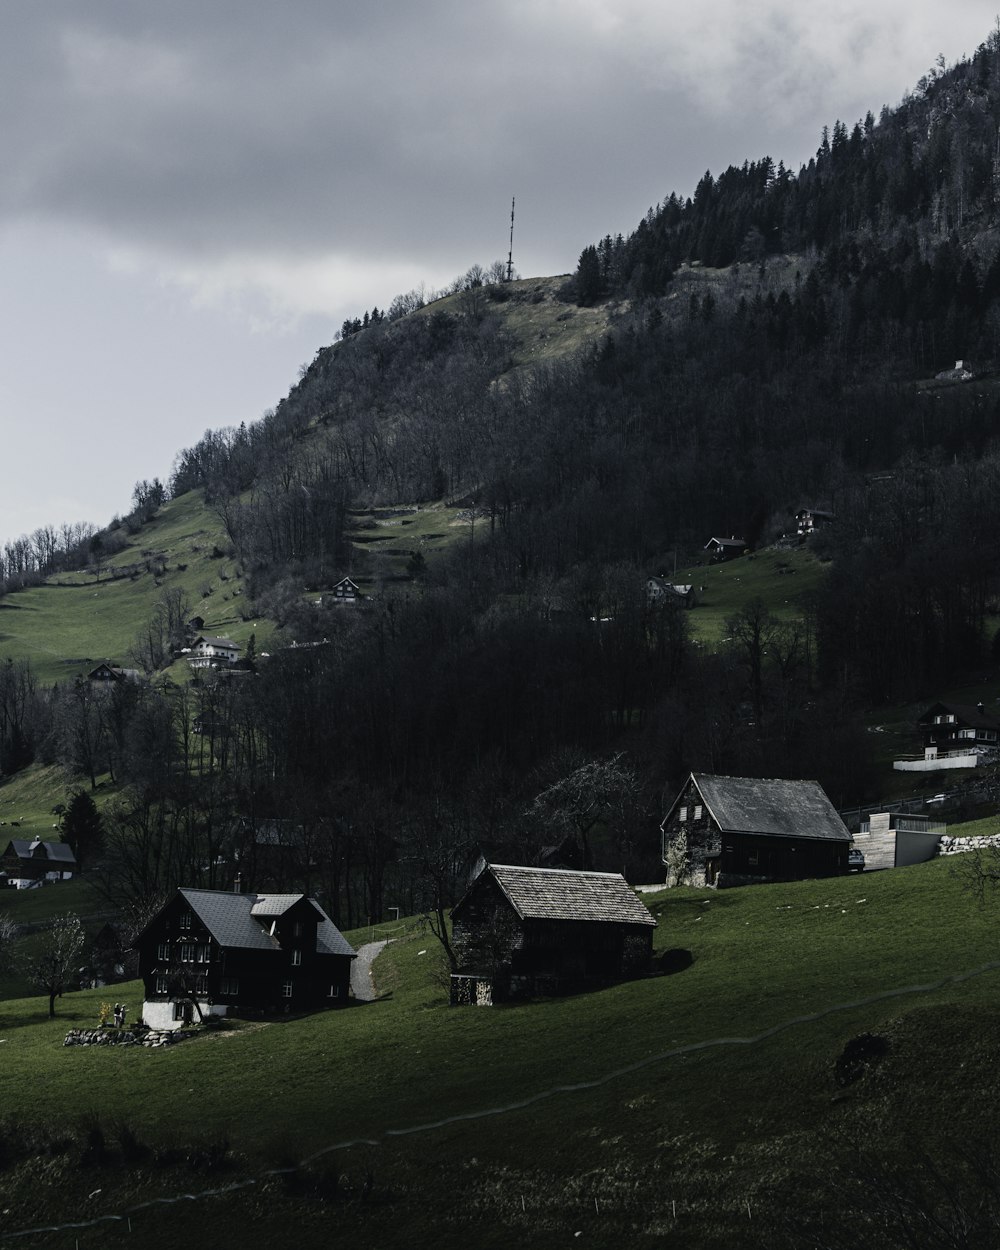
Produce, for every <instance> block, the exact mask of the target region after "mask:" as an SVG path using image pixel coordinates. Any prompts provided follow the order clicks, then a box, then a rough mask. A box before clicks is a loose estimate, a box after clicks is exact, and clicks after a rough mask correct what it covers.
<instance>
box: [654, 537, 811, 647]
mask: <svg viewBox="0 0 1000 1250" xmlns="http://www.w3.org/2000/svg"><path fill="white" fill-rule="evenodd" d="M824 570H825V566H824V564H823V563H822V561H820V560H819V559H817V557H816V556H814V555H813V554H812V552H811V551H810V550H809V548H808V547H795V548H793V549H792V550H790V551H776V550H774V549H772V548H767V549H765V550H764V551H758V552H755V553H753V554H752V555H749V556H739V557H738V558H737V559H735V560H729V561H726V562H725V563H724V564H701V565H692V566H691V567H690V568H686V569H678V570H677V572H676V574H674V573H670V574H669V579H670V581H672V582H675V583H677V584H678V585H692V586H694V588H695V593H696V595H697V597H698V604H697V606H696V607H694V608H692V609H691V611H690V612H689V613H688V620H689V622H690V625H691V635H692V637H693V638H695V639H697V640H698V641H699V642H701V643H703V644H704V645H706V646H717V645H718V644H719V643H720V642H722V641H723V639H724V638H725V637H726V635H727V629H726V622H727V621H728V620H729V619H730V618H731V617H733V616H735V615H736V614H737V613H738V612H739V611H740V610H741V609H743V608H745V607H746V606H747V604H748V603H751V602H753V600H755V599H762V600H763V601H764V602H765V603H766V604H767V606H768V608H769V609H770V610H771V612H773V613H774V615H775V616H777V617H779V618H781V619H782V620H789V621H790V620H801V619H802V615H803V605H804V602H805V601H807V600H808V597H809V596H810V595H811V594H813V593H814V592H815V591H816V590H817V589H818V588H819V586H820V584H821V582H822V579H823V576H824Z"/></svg>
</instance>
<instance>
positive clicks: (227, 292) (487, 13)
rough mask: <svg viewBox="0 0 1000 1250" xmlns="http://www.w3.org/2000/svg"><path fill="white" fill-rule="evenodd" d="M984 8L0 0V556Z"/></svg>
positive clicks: (753, 152) (972, 42) (984, 27)
mask: <svg viewBox="0 0 1000 1250" xmlns="http://www.w3.org/2000/svg"><path fill="white" fill-rule="evenodd" d="M995 13H996V0H992V3H990V4H986V3H981V2H975V0H951V3H949V4H947V5H943V4H941V3H940V0H937V2H935V3H932V2H931V0H827V3H826V4H824V5H805V4H803V3H802V0H699V2H698V3H696V4H692V3H690V2H689V0H684V2H683V3H681V2H680V0H490V3H489V4H486V3H481V2H479V0H367V3H348V2H346V0H284V3H282V4H280V5H277V4H272V3H270V2H268V3H264V2H263V0H208V3H206V0H169V3H162V2H161V3H157V4H153V3H151V2H148V0H87V3H79V0H44V3H32V2H31V0H25V2H23V3H17V0H0V17H2V23H3V24H2V27H0V102H2V103H0V106H2V117H3V126H2V127H0V169H2V171H3V176H2V178H0V274H2V282H0V334H2V340H0V341H2V345H3V346H2V351H0V435H2V438H0V457H2V463H3V467H4V472H3V475H2V479H0V542H2V541H3V540H5V539H9V538H13V537H15V536H17V535H18V534H20V533H25V532H30V531H31V530H32V529H34V528H36V527H37V526H39V525H42V524H48V523H51V524H56V525H58V524H60V523H62V522H64V521H78V520H88V521H92V522H94V523H95V524H104V523H106V522H107V521H108V520H109V519H110V518H111V516H112V515H113V514H114V513H116V512H121V511H125V510H127V508H128V507H129V502H130V496H131V492H132V486H133V484H134V483H135V482H136V481H137V480H138V479H140V478H152V477H154V476H159V477H160V478H162V479H164V480H166V478H167V477H168V476H169V473H170V469H171V463H172V461H173V457H174V454H175V453H176V452H177V451H178V450H179V449H180V448H182V447H185V446H189V445H190V444H192V443H194V442H195V441H196V440H197V439H198V438H199V437H200V436H201V434H202V433H203V432H204V431H205V430H206V429H207V428H217V427H219V426H223V425H231V424H237V423H239V422H240V421H242V420H246V421H252V420H255V419H256V418H257V417H259V416H260V414H261V413H262V412H263V411H264V410H265V409H266V408H268V407H270V406H272V405H273V404H274V403H276V402H277V400H278V399H280V398H281V396H282V395H283V394H285V392H286V391H287V390H288V388H289V386H290V385H291V384H292V383H293V382H294V380H295V378H296V376H297V370H298V366H299V365H300V364H302V363H303V362H305V361H308V360H311V358H312V356H313V354H314V353H315V351H316V350H317V348H319V347H321V346H323V345H325V344H327V343H329V342H331V341H332V338H333V335H334V332H335V331H336V329H337V327H338V326H339V325H340V324H341V322H342V321H343V320H344V318H345V317H347V316H354V315H359V314H360V313H362V312H363V311H364V310H365V309H366V308H370V307H371V306H372V305H373V304H377V305H378V306H379V307H385V306H386V305H387V304H388V303H389V302H390V300H391V299H392V297H393V296H394V295H396V294H398V293H400V292H403V291H407V290H409V289H411V288H413V287H415V286H418V285H419V284H420V283H425V284H426V286H427V287H429V288H435V287H441V286H443V285H445V284H446V283H447V282H448V281H450V280H451V279H452V278H453V277H455V276H456V275H458V274H460V273H462V272H464V271H465V270H466V269H468V267H469V266H470V265H471V264H473V263H476V262H478V263H481V264H484V265H487V264H489V263H490V262H491V261H493V260H495V259H497V258H498V257H502V258H504V259H505V258H506V253H507V246H508V239H507V232H508V228H509V214H510V200H511V196H512V195H516V196H517V221H516V226H515V236H514V261H515V265H516V266H517V268H518V269H519V270H520V272H521V274H522V275H523V276H526V277H527V276H532V275H536V274H553V273H562V272H566V271H568V270H570V269H572V268H573V267H574V266H575V264H576V261H577V258H578V256H579V254H580V250H581V248H582V247H583V246H585V245H586V244H587V243H590V242H593V241H596V240H597V239H598V238H600V237H601V236H602V235H604V234H606V233H609V232H610V233H616V232H617V231H622V232H623V233H624V232H627V231H629V230H631V229H633V228H634V226H635V224H636V223H637V221H638V220H639V218H640V217H641V216H642V214H643V213H644V212H645V211H646V209H647V208H648V207H649V206H650V205H652V204H654V203H656V202H658V201H659V200H660V199H662V198H663V197H664V196H665V195H667V194H669V192H670V191H672V190H676V191H678V192H679V193H683V194H690V193H691V192H692V191H693V189H694V185H695V183H696V181H697V179H698V178H699V177H700V176H701V174H702V173H703V172H704V171H705V169H707V168H710V169H712V171H713V172H716V173H717V172H718V171H719V170H720V169H722V168H724V167H725V166H726V165H728V164H730V163H742V161H743V160H744V159H745V158H750V159H756V158H758V157H760V156H763V155H765V154H769V155H771V156H772V157H773V158H774V160H775V161H777V160H779V159H783V160H784V161H785V163H786V164H787V165H788V166H789V167H790V168H792V169H798V166H799V164H800V163H801V162H802V161H804V160H807V159H808V158H809V156H810V155H812V154H813V153H814V152H815V150H816V148H817V146H818V144H819V136H820V129H821V127H822V126H823V125H824V124H828V125H832V123H833V122H834V121H835V120H836V119H838V118H840V119H842V120H844V121H846V122H847V123H848V124H849V125H851V124H853V122H854V121H856V120H858V119H859V118H861V117H863V116H864V113H865V112H866V111H867V110H868V109H869V108H870V109H871V110H872V111H873V112H874V113H875V114H876V116H877V115H878V112H879V110H880V108H881V107H882V105H883V104H889V105H896V104H898V102H899V101H900V99H901V97H902V95H903V93H904V92H905V91H906V90H907V89H908V88H911V87H912V86H913V85H914V84H915V83H916V81H917V79H919V78H920V76H921V75H922V74H924V73H925V72H926V71H927V70H928V68H929V67H930V66H931V65H932V64H933V62H934V60H935V58H936V57H937V55H938V54H939V53H942V54H943V55H944V56H945V58H946V60H947V61H948V63H949V64H950V63H952V62H954V61H955V60H957V59H958V58H959V57H961V56H962V55H963V54H969V55H971V54H972V53H973V52H974V51H975V49H976V48H977V46H978V45H979V44H980V43H982V42H983V41H984V40H985V39H986V38H987V36H988V34H989V32H990V30H991V28H992V27H993V25H994V23H995Z"/></svg>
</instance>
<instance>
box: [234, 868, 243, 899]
mask: <svg viewBox="0 0 1000 1250" xmlns="http://www.w3.org/2000/svg"><path fill="white" fill-rule="evenodd" d="M242 885H243V874H242V873H240V872H238V873H237V874H236V876H235V877H234V878H233V893H234V894H240V893H242Z"/></svg>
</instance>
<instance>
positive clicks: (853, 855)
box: [847, 846, 865, 872]
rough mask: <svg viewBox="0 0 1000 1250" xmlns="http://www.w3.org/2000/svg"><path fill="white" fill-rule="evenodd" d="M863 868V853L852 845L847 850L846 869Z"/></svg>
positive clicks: (862, 870)
mask: <svg viewBox="0 0 1000 1250" xmlns="http://www.w3.org/2000/svg"><path fill="white" fill-rule="evenodd" d="M864 870H865V853H864V851H859V850H858V848H857V847H856V846H852V847H851V849H850V850H849V851H848V852H847V871H848V872H864Z"/></svg>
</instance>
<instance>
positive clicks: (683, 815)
mask: <svg viewBox="0 0 1000 1250" xmlns="http://www.w3.org/2000/svg"><path fill="white" fill-rule="evenodd" d="M687 818H688V809H687V808H686V807H680V808H678V809H677V819H678V820H679V821H681V822H683V821H685V820H687Z"/></svg>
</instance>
